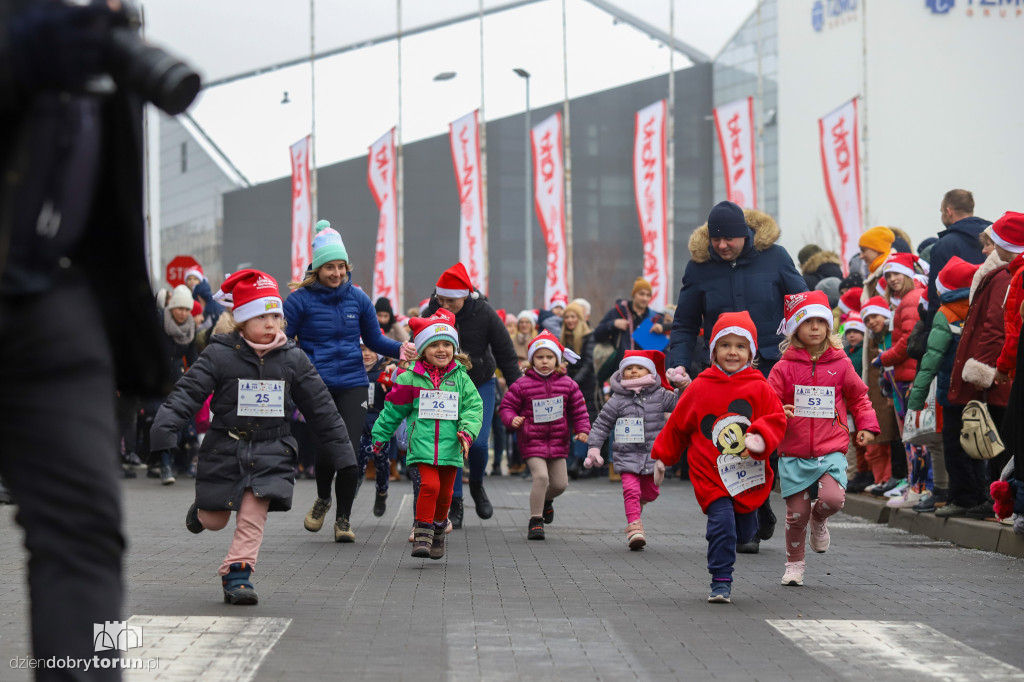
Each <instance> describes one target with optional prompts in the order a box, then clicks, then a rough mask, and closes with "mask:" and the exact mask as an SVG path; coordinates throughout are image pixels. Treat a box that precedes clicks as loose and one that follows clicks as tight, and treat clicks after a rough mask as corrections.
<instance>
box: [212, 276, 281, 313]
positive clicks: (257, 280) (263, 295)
mask: <svg viewBox="0 0 1024 682" xmlns="http://www.w3.org/2000/svg"><path fill="white" fill-rule="evenodd" d="M220 290H221V291H222V292H224V294H230V295H231V300H232V301H233V302H234V309H233V310H232V311H231V314H232V316H233V317H234V318H235V322H245V321H246V320H251V319H252V318H254V317H258V316H260V315H267V314H273V315H283V314H284V308H283V303H282V301H281V292H280V291H279V290H278V288H277V280H275V279H274V278H273V277H271V276H270V275H268V274H267V273H265V272H260V271H259V270H239V271H238V272H236V273H234V274H233V275H231V276H230V277H228V278H227V279H226V280H224V283H223V284H221V285H220Z"/></svg>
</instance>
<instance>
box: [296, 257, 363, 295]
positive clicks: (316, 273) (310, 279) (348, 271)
mask: <svg viewBox="0 0 1024 682" xmlns="http://www.w3.org/2000/svg"><path fill="white" fill-rule="evenodd" d="M341 262H342V263H344V264H345V278H346V279H349V280H351V279H352V265H351V264H350V263H349V262H348V261H347V260H343V261H341ZM322 267H323V266H322V265H321V266H320V268H322ZM320 268H317V269H316V270H309V271H308V272H307V273H306V274H305V276H304V277H303V278H302V281H301V282H288V288H289V289H291V290H292V291H295V290H296V289H305V288H306V287H309V286H312V285H314V284H316V283H317V282H319V281H320ZM344 283H345V282H344V280H343V281H342V284H344Z"/></svg>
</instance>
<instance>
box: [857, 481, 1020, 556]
mask: <svg viewBox="0 0 1024 682" xmlns="http://www.w3.org/2000/svg"><path fill="white" fill-rule="evenodd" d="M885 503H886V500H884V499H879V498H877V497H874V496H872V495H865V494H863V493H852V494H849V495H847V496H846V506H844V507H843V513H844V514H849V515H851V516H858V517H860V518H862V519H867V520H868V521H871V522H872V523H884V524H887V525H888V526H890V527H891V528H899V529H901V530H905V531H908V532H910V533H915V534H918V535H925V536H927V537H930V538H933V539H935V540H946V541H948V542H952V543H953V544H955V545H959V546H960V547H967V548H968V549H980V550H984V551H986V552H998V553H999V554H1006V555H1007V556H1012V557H1017V558H1024V537H1021V536H1019V535H1017V534H1016V533H1014V532H1013V526H1004V525H1002V524H1000V523H992V522H991V521H976V520H974V519H964V518H952V519H943V518H939V517H937V516H935V514H925V513H919V512H915V511H913V510H911V509H892V508H890V507H887V506H885Z"/></svg>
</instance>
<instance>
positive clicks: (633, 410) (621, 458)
mask: <svg viewBox="0 0 1024 682" xmlns="http://www.w3.org/2000/svg"><path fill="white" fill-rule="evenodd" d="M608 383H609V384H610V385H611V388H612V395H611V398H609V399H608V402H606V403H605V404H604V407H603V408H601V413H600V414H598V415H597V419H595V420H594V424H593V426H591V427H590V437H589V438H588V440H587V448H600V447H601V445H603V444H604V441H605V440H606V439H607V438H608V434H614V433H615V421H616V420H617V419H624V418H636V417H643V420H644V442H643V443H620V442H619V441H615V442H614V443H613V445H612V456H613V459H614V462H615V471H617V472H619V473H622V472H627V473H630V474H653V473H654V460H653V459H651V447H653V445H654V439H655V438H657V437H658V434H659V433H661V430H662V429H664V428H665V422H666V420H667V417H666V416H665V413H666V412H672V410H674V409H676V400H678V399H679V396H678V395H677V394H676V393H675V392H674V391H669V390H666V389H665V387H663V386H662V385H661V384H660V383H658V384H655V385H654V386H648V387H646V388H644V389H643V390H642V391H640V392H639V393H634V392H633V391H631V390H629V389H626V388H623V386H622V371H621V370H616V372H615V374H613V375H612V376H611V379H609V380H608Z"/></svg>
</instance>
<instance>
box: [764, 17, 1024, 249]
mask: <svg viewBox="0 0 1024 682" xmlns="http://www.w3.org/2000/svg"><path fill="white" fill-rule="evenodd" d="M996 1H997V2H998V0H996ZM845 2H846V5H847V6H849V5H851V4H852V5H855V6H856V9H855V10H853V11H849V12H847V13H846V16H845V17H844V19H843V20H841V21H834V22H833V23H830V22H828V21H826V25H825V27H824V28H823V29H822V30H821V31H819V32H816V31H815V30H814V28H813V26H812V22H811V7H812V5H813V4H814V3H813V2H810V1H806V2H805V1H799V2H782V3H779V4H780V7H779V147H780V151H779V173H780V207H779V222H780V225H781V226H782V227H783V239H782V241H783V243H784V245H786V246H787V247H791V249H796V248H799V247H800V246H801V245H803V244H805V243H808V242H810V241H817V242H818V243H820V244H821V245H822V246H830V247H834V246H838V239H837V238H836V237H834V236H833V235H835V221H834V219H833V218H832V214H831V210H830V208H829V205H828V198H827V196H826V194H825V188H824V179H823V175H822V168H821V155H820V151H819V147H818V136H817V135H818V132H817V130H818V128H817V119H818V118H819V117H820V116H822V115H824V114H826V113H828V112H829V111H831V110H832V109H834V108H835V107H837V106H839V105H840V104H842V103H843V102H844V101H845V100H847V99H849V98H851V97H853V96H854V95H857V94H861V93H862V92H864V91H865V82H864V77H863V74H864V71H863V64H864V58H863V55H864V44H865V42H866V45H867V51H866V52H867V83H866V98H865V99H864V101H862V102H861V106H860V114H861V122H862V130H863V126H864V125H866V127H867V130H866V133H867V134H866V137H863V138H862V144H861V156H862V164H863V166H862V169H863V170H864V175H863V183H862V188H863V192H864V206H865V209H866V213H865V225H866V226H867V227H870V226H872V225H895V226H898V227H901V228H903V229H904V230H906V231H907V232H908V233H909V234H910V236H911V238H912V239H913V241H914V243H915V246H916V244H917V242H919V241H920V240H922V239H924V238H925V237H928V236H932V235H934V234H935V233H937V232H938V231H940V230H941V229H942V224H941V223H940V222H939V202H940V201H941V198H942V195H943V194H944V193H945V192H946V191H947V190H949V189H953V188H963V189H968V190H971V191H972V192H974V196H975V201H976V214H977V215H980V216H982V217H985V218H988V219H989V220H994V219H996V218H997V217H998V216H1000V215H1002V213H1003V212H1004V211H1006V210H1021V209H1022V207H1024V197H1021V192H1020V178H1021V172H1020V170H1019V166H1020V159H1022V158H1024V118H1022V117H1021V116H1020V114H1019V113H1018V112H1020V111H1022V110H1024V89H1022V88H1020V87H1019V79H1020V74H1021V71H1022V67H1021V64H1024V40H1022V37H1024V2H1021V1H1020V0H1003V4H1004V7H1003V8H1002V9H1001V10H1000V8H998V7H993V8H991V10H990V12H989V15H988V16H985V14H984V9H983V8H982V7H981V6H980V4H979V0H974V2H971V1H970V0H958V1H957V2H956V3H955V6H954V7H953V9H951V10H950V11H949V12H948V13H947V14H934V13H933V12H932V11H931V10H930V9H929V8H928V7H926V3H925V2H909V1H899V2H892V1H889V0H870V1H869V0H853V1H852V2H851V0H845ZM1014 2H1017V3H1018V5H1017V6H1014V4H1013V3H1014ZM826 4H828V3H826ZM865 12H866V17H867V19H866V21H867V30H866V32H865V31H863V28H864V25H863V23H862V22H863V21H864V16H865ZM1004 14H1005V15H1004ZM865 38H866V40H865ZM830 239H831V240H832V241H831V242H830V241H829V240H830Z"/></svg>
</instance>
